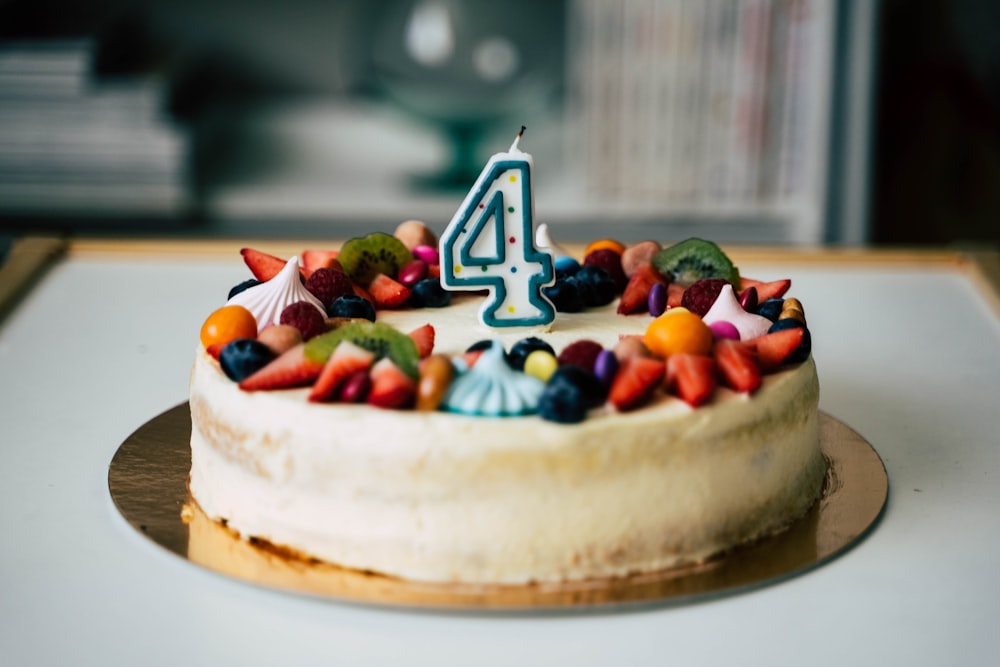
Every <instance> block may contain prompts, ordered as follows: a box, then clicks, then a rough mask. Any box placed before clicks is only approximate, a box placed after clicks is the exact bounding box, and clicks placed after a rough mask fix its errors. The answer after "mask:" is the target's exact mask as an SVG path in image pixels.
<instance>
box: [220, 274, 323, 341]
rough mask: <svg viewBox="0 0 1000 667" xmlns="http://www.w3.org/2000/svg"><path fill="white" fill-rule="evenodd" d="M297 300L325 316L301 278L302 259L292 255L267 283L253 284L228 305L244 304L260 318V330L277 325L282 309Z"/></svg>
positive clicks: (228, 302) (258, 322) (258, 329)
mask: <svg viewBox="0 0 1000 667" xmlns="http://www.w3.org/2000/svg"><path fill="white" fill-rule="evenodd" d="M296 301H307V302H309V303H311V304H312V305H314V306H316V308H317V309H319V311H320V312H321V313H322V314H323V317H326V308H324V307H323V303H322V302H321V301H320V300H319V299H317V298H316V297H315V296H313V295H312V293H311V292H309V290H307V289H306V286H305V285H303V284H302V280H301V279H300V278H299V258H298V257H292V258H291V259H290V260H288V262H287V263H286V264H285V268H283V269H282V270H281V271H279V272H278V275H276V276H274V277H273V278H271V279H270V280H268V281H267V282H263V283H261V284H259V285H254V286H253V287H250V288H248V289H245V290H243V291H242V292H240V293H239V294H237V295H235V296H234V297H233V298H231V299H230V300H229V301H227V302H226V305H236V306H243V307H244V308H246V309H247V310H249V311H250V312H251V313H253V316H254V317H255V318H256V319H257V332H258V333H260V332H261V331H263V330H264V329H265V328H266V327H269V326H271V325H272V324H278V320H279V318H280V317H281V311H283V310H284V309H285V308H286V307H287V306H289V305H291V304H293V303H295V302H296Z"/></svg>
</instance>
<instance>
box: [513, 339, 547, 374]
mask: <svg viewBox="0 0 1000 667" xmlns="http://www.w3.org/2000/svg"><path fill="white" fill-rule="evenodd" d="M535 350H545V351H546V352H548V353H549V354H551V355H552V356H555V355H556V352H555V350H553V349H552V346H551V345H549V344H548V343H546V342H545V341H544V340H542V339H541V338H538V337H537V336H531V337H530V338H522V339H521V340H519V341H517V342H516V343H514V346H513V347H511V348H510V352H508V353H507V363H508V364H510V367H511V368H513V369H516V370H519V371H523V370H524V360H525V359H527V358H528V355H529V354H531V353H532V352H534V351H535Z"/></svg>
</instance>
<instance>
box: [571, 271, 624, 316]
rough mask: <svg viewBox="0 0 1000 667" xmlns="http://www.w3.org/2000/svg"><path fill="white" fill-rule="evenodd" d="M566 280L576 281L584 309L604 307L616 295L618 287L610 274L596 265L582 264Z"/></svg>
mask: <svg viewBox="0 0 1000 667" xmlns="http://www.w3.org/2000/svg"><path fill="white" fill-rule="evenodd" d="M567 280H571V281H576V285H577V290H578V291H579V293H580V300H581V301H582V302H583V305H584V307H586V308H596V307H598V306H606V305H607V304H609V303H611V302H612V301H614V298H615V296H617V295H618V285H617V284H616V283H615V281H614V279H613V278H612V277H611V274H609V273H608V272H607V271H606V270H605V269H604V268H602V267H600V266H597V265H596V264H584V265H583V266H581V267H580V270H579V271H577V272H576V273H575V274H574V275H573V277H572V278H567Z"/></svg>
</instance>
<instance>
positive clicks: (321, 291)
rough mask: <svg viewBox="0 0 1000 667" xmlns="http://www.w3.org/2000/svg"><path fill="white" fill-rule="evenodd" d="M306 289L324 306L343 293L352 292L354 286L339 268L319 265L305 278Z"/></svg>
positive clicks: (326, 306)
mask: <svg viewBox="0 0 1000 667" xmlns="http://www.w3.org/2000/svg"><path fill="white" fill-rule="evenodd" d="M306 289H307V290H308V291H309V293H310V294H312V295H313V296H314V297H316V298H317V299H319V300H320V302H321V303H322V304H323V307H324V308H329V307H330V304H331V303H333V302H334V301H335V300H337V299H339V298H340V297H342V296H344V295H345V294H353V293H354V286H353V284H352V283H351V279H350V278H348V277H347V274H346V273H344V272H343V271H341V270H340V269H333V268H329V267H325V266H321V267H319V268H318V269H316V270H315V271H313V272H312V273H310V274H309V277H308V278H307V279H306Z"/></svg>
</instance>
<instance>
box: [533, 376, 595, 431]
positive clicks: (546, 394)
mask: <svg viewBox="0 0 1000 667" xmlns="http://www.w3.org/2000/svg"><path fill="white" fill-rule="evenodd" d="M538 416H539V417H541V418H542V419H544V420H546V421H550V422H558V423H560V424H575V423H577V422H581V421H583V420H584V419H585V418H586V417H587V401H586V399H585V398H584V397H583V392H582V391H581V390H580V389H579V388H578V387H576V386H575V385H572V384H569V383H565V382H562V383H556V384H551V383H550V384H548V385H546V387H545V391H543V392H542V396H541V398H539V399H538Z"/></svg>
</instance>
